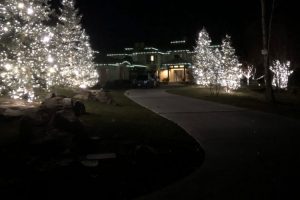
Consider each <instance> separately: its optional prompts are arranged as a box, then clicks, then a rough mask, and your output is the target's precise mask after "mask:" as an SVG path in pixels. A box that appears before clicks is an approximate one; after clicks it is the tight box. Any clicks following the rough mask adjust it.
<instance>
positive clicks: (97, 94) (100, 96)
mask: <svg viewBox="0 0 300 200" xmlns="http://www.w3.org/2000/svg"><path fill="white" fill-rule="evenodd" d="M73 98H74V99H78V100H83V101H86V100H92V101H98V102H100V103H107V104H112V103H113V100H112V98H111V96H110V95H109V94H108V93H107V92H105V91H104V90H103V89H100V90H82V91H80V92H79V93H78V94H76V95H75V96H74V97H73Z"/></svg>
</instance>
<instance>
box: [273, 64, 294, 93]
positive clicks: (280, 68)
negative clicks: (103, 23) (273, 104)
mask: <svg viewBox="0 0 300 200" xmlns="http://www.w3.org/2000/svg"><path fill="white" fill-rule="evenodd" d="M290 65H291V62H290V61H287V62H280V61H279V60H275V61H273V64H272V66H271V67H270V69H271V71H272V72H273V80H272V85H273V86H274V87H277V88H280V89H287V87H288V81H289V76H290V75H291V74H292V73H293V70H291V69H290Z"/></svg>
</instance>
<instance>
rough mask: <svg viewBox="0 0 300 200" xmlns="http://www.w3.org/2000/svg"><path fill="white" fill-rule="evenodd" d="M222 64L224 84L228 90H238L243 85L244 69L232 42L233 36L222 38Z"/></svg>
mask: <svg viewBox="0 0 300 200" xmlns="http://www.w3.org/2000/svg"><path fill="white" fill-rule="evenodd" d="M221 46H222V48H221V51H222V61H221V63H222V65H223V67H222V68H223V77H222V78H223V81H222V82H223V83H224V84H223V85H222V86H225V89H226V92H230V91H231V90H236V89H238V88H239V87H240V86H241V78H242V70H241V68H240V66H241V64H240V63H239V60H238V57H237V56H236V54H235V49H234V48H233V47H232V44H231V37H230V36H229V35H226V36H225V38H224V39H223V40H222V45H221Z"/></svg>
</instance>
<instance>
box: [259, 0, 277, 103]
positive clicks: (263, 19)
mask: <svg viewBox="0 0 300 200" xmlns="http://www.w3.org/2000/svg"><path fill="white" fill-rule="evenodd" d="M261 11H262V15H261V22H262V35H263V50H262V54H263V57H264V70H265V87H266V100H267V101H268V102H271V103H274V102H275V97H274V94H273V89H272V80H271V71H270V68H269V51H268V49H269V48H268V47H269V44H268V42H269V40H268V36H267V28H266V12H265V11H266V9H265V0H261ZM270 23H271V21H270Z"/></svg>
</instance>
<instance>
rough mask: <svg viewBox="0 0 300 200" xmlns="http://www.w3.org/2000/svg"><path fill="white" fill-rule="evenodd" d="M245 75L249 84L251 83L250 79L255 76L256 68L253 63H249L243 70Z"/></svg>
mask: <svg viewBox="0 0 300 200" xmlns="http://www.w3.org/2000/svg"><path fill="white" fill-rule="evenodd" d="M243 76H244V77H245V78H246V79H247V85H248V86H249V85H250V79H251V78H254V76H255V68H254V66H253V65H248V66H247V68H246V69H244V70H243Z"/></svg>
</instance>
